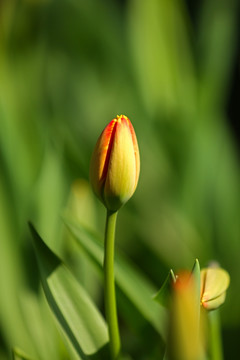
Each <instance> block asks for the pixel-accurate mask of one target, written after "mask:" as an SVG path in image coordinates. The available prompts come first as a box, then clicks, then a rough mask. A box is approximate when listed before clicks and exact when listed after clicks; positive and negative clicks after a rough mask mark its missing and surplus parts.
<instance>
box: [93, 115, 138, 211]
mask: <svg viewBox="0 0 240 360" xmlns="http://www.w3.org/2000/svg"><path fill="white" fill-rule="evenodd" d="M139 170H140V158H139V149H138V143H137V138H136V135H135V131H134V129H133V126H132V124H131V122H130V120H129V119H128V118H127V117H126V116H124V115H120V116H117V118H116V119H113V120H112V121H111V122H110V123H109V124H108V125H107V126H106V127H105V129H104V130H103V132H102V134H101V135H100V137H99V139H98V141H97V144H96V146H95V149H94V152H93V155H92V159H91V165H90V182H91V184H92V187H93V190H94V192H95V194H96V195H97V196H98V198H99V199H100V200H101V201H102V203H103V204H104V205H105V206H106V208H107V209H108V210H111V211H117V210H118V209H119V208H120V207H121V206H122V205H123V204H125V203H126V202H127V201H128V200H129V199H130V198H131V196H132V195H133V193H134V191H135V189H136V186H137V183H138V178H139Z"/></svg>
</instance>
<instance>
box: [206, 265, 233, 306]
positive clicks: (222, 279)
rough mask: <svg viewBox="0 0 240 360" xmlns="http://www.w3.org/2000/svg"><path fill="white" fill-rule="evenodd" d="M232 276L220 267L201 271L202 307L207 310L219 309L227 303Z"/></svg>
mask: <svg viewBox="0 0 240 360" xmlns="http://www.w3.org/2000/svg"><path fill="white" fill-rule="evenodd" d="M229 283H230V276H229V274H228V273H227V271H225V270H224V269H222V268H220V267H208V268H205V269H202V270H201V305H202V306H203V307H204V308H205V309H207V310H214V309H217V308H218V307H219V306H220V305H222V304H223V303H224V301H225V297H226V291H227V288H228V286H229Z"/></svg>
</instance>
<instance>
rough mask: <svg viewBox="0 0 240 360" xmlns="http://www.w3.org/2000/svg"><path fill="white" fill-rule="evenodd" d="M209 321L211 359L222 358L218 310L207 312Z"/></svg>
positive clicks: (219, 359) (218, 359) (221, 359)
mask: <svg viewBox="0 0 240 360" xmlns="http://www.w3.org/2000/svg"><path fill="white" fill-rule="evenodd" d="M208 321H209V338H210V344H209V348H210V349H209V350H210V357H211V360H223V351H222V340H221V324H220V318H219V311H218V310H213V311H210V312H209V313H208Z"/></svg>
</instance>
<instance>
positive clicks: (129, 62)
mask: <svg viewBox="0 0 240 360" xmlns="http://www.w3.org/2000/svg"><path fill="white" fill-rule="evenodd" d="M193 3H194V4H193ZM238 29H239V1H238V0H205V1H196V2H191V1H189V2H186V1H184V0H148V1H147V0H145V1H144V0H142V1H141V0H126V1H110V0H102V1H100V0H89V1H86V0H2V1H1V2H0V359H1V360H5V359H7V358H9V354H10V349H11V348H12V347H14V346H19V347H21V348H22V349H24V350H25V351H26V352H27V353H28V354H29V355H31V356H32V357H33V358H35V359H43V360H44V359H53V360H54V359H59V358H60V357H61V358H62V359H64V358H65V357H64V356H65V355H64V354H65V353H64V351H65V350H64V345H63V344H62V342H61V338H60V336H59V334H58V330H57V329H56V327H55V324H54V322H53V321H52V317H51V314H50V311H49V310H48V306H47V304H46V303H45V300H44V296H43V294H42V292H41V290H40V284H39V275H38V271H37V267H36V264H35V257H34V254H33V250H32V244H31V240H30V234H29V230H28V227H27V221H28V220H31V221H33V223H34V224H35V226H36V227H37V229H38V231H39V233H40V234H41V235H42V236H43V238H44V239H45V240H46V242H47V243H48V244H50V245H51V247H52V248H54V249H55V250H56V251H57V252H58V253H59V254H61V256H62V257H63V258H64V259H65V261H66V262H67V263H68V264H69V266H70V267H71V268H72V270H73V271H74V272H75V273H76V275H77V276H78V278H79V279H80V281H81V282H83V283H84V284H85V286H86V287H87V289H88V291H89V292H90V294H91V295H92V296H93V298H94V299H95V301H96V302H97V303H98V304H99V306H100V307H101V306H102V288H101V285H100V282H99V279H98V275H96V273H95V272H94V269H92V268H90V267H89V264H88V263H87V262H86V260H85V258H84V256H81V254H77V251H76V249H75V245H74V243H73V242H72V240H71V239H70V238H69V236H68V235H67V234H66V231H65V230H64V227H63V225H62V220H61V216H62V214H63V213H64V211H65V210H66V209H68V211H70V212H71V214H72V215H73V216H75V217H76V218H78V219H80V221H82V222H83V223H85V224H87V225H89V226H91V227H93V228H94V229H96V230H98V231H99V232H100V233H103V229H104V217H105V211H104V209H103V207H102V205H101V204H100V203H99V202H98V200H96V199H95V198H94V197H93V196H92V194H91V190H89V186H88V168H89V161H90V157H91V152H92V149H93V147H94V145H95V142H96V140H97V137H98V136H99V134H100V132H101V131H102V129H103V128H104V126H105V125H106V124H107V123H108V122H109V121H110V120H111V119H112V118H114V117H115V116H116V115H117V114H122V113H123V114H125V115H127V116H128V117H129V118H130V120H131V121H132V123H133V125H134V127H135V131H136V134H137V137H138V141H139V147H140V153H141V174H140V181H139V185H138V189H137V191H136V194H135V195H134V197H133V199H131V200H130V201H129V203H128V204H127V205H126V206H125V207H124V209H122V210H121V212H120V214H119V222H118V229H117V247H118V248H120V249H121V250H122V251H123V252H125V253H126V254H127V255H128V256H129V257H130V258H131V259H132V260H133V261H134V262H135V263H136V265H137V266H138V267H140V268H141V269H142V270H143V272H145V274H146V276H148V277H149V278H150V279H151V280H152V282H153V283H154V284H155V285H156V286H157V287H160V286H161V284H162V282H163V280H164V278H165V276H166V274H167V273H168V270H169V268H172V269H174V271H178V270H179V269H182V268H188V269H190V268H191V267H192V265H193V262H194V260H195V258H196V257H197V258H198V259H199V261H200V264H201V266H202V267H203V266H206V265H207V264H208V262H209V261H211V260H216V261H218V262H219V263H220V265H221V266H222V267H224V268H225V269H226V270H227V271H228V272H229V273H230V276H231V286H230V289H229V290H228V294H227V299H226V303H225V305H224V306H223V307H222V309H221V320H222V330H223V331H222V332H223V345H224V353H225V358H226V359H233V358H234V356H235V353H236V351H237V347H238V346H239V344H238V343H239V335H240V306H239V304H240V282H239V275H240V221H239V215H240V186H239V184H240V182H239V180H240V171H239V170H240V167H239V147H238V142H237V141H238V138H237V136H235V135H234V132H233V130H234V129H236V126H237V121H239V119H238V120H235V117H234V116H235V115H236V113H235V108H234V106H236V102H234V99H237V97H238V96H239V94H236V89H235V92H234V89H233V84H234V74H235V73H234V69H235V67H236V63H238V64H239V53H238V52H237V51H238V50H239V43H238V41H239V31H238ZM238 71H239V70H238ZM238 76H239V72H238ZM238 81H239V79H238ZM229 114H231V118H232V121H233V122H234V123H233V124H235V127H233V126H232V125H231V123H230V120H229V119H228V117H229ZM120 307H121V306H120ZM122 311H124V306H122ZM121 324H122V325H121V326H122V333H123V334H126V339H127V338H128V339H131V341H130V340H125V346H126V347H127V348H129V351H130V352H131V351H132V353H133V356H134V355H136V354H138V350H137V347H138V343H137V340H136V338H135V337H134V331H132V335H131V336H130V335H129V332H130V330H129V329H128V328H127V326H126V325H125V323H124V319H121ZM127 336H128V337H127ZM146 336H147V335H146ZM130 342H131V344H129V343H130ZM141 346H143V344H141ZM59 354H60V355H59ZM59 356H60V357H59ZM138 359H141V357H140V355H138Z"/></svg>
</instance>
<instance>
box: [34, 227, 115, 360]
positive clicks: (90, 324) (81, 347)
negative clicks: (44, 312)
mask: <svg viewBox="0 0 240 360" xmlns="http://www.w3.org/2000/svg"><path fill="white" fill-rule="evenodd" d="M30 229H31V232H32V235H33V244H34V248H35V252H36V256H37V261H38V266H39V269H40V275H41V281H42V285H43V289H44V292H45V295H46V298H47V300H48V303H49V305H50V307H51V309H52V311H53V313H54V314H55V316H56V318H57V320H58V322H59V324H60V325H61V329H62V330H63V332H64V334H65V339H66V340H67V342H68V344H70V346H71V350H73V351H74V352H75V354H77V358H78V359H79V358H80V359H88V358H89V357H88V355H89V356H90V355H94V356H91V358H96V359H101V356H103V354H104V353H105V352H106V351H107V343H108V334H107V326H106V323H105V321H104V319H103V317H102V315H101V314H100V312H99V311H98V310H97V308H96V307H95V305H94V304H93V302H92V300H91V299H90V297H89V296H88V294H87V293H86V292H85V290H84V289H83V288H82V287H81V285H80V284H79V283H78V282H77V280H76V279H75V278H74V277H73V275H72V274H71V273H70V271H69V270H68V269H67V267H66V266H65V265H64V264H63V263H62V262H61V260H60V259H59V258H58V257H57V256H56V255H55V254H54V253H53V252H52V251H51V250H50V249H49V248H48V247H47V245H46V244H45V243H44V242H43V240H42V239H41V238H40V236H39V235H38V234H37V232H36V230H35V229H34V227H33V226H32V225H31V224H30ZM97 352H98V353H97ZM96 353H97V354H96ZM95 356H96V357H95ZM105 356H106V355H105ZM103 358H104V357H103ZM105 358H106V357H105Z"/></svg>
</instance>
